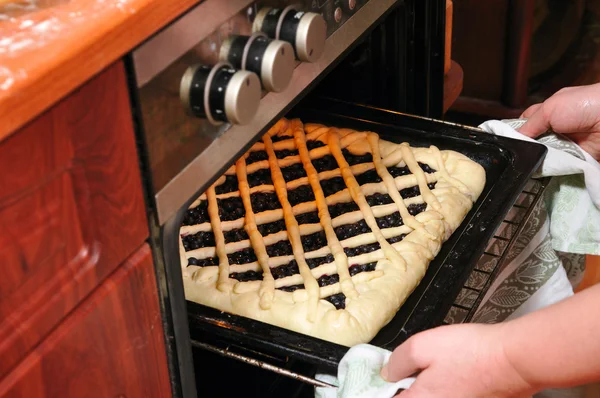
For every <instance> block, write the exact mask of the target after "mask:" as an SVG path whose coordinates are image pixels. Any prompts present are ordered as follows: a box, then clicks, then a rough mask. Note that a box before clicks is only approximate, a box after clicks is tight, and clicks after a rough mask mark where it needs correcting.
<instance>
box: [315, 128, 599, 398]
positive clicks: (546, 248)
mask: <svg viewBox="0 0 600 398" xmlns="http://www.w3.org/2000/svg"><path fill="white" fill-rule="evenodd" d="M524 123H525V120H523V119H519V120H506V121H497V120H492V121H488V122H486V123H484V124H482V125H481V126H480V128H481V129H483V130H484V131H486V132H488V133H491V134H496V135H500V136H505V137H510V138H515V139H519V140H524V141H537V142H539V143H542V144H544V145H545V146H546V147H547V148H548V154H547V155H546V158H545V160H544V162H543V164H542V165H541V167H540V168H539V170H537V171H536V173H535V174H534V177H553V178H552V179H551V181H550V183H549V185H548V187H547V188H546V191H545V193H544V200H543V201H540V202H539V203H538V205H537V206H536V208H535V209H534V211H533V212H532V215H531V217H530V218H529V220H528V222H527V223H526V225H525V227H524V229H523V231H522V233H521V235H520V236H519V238H518V239H517V240H516V242H515V244H514V246H513V247H512V249H511V251H510V252H509V254H508V256H507V262H508V263H507V265H506V266H505V267H504V268H503V270H502V271H501V273H500V274H499V275H498V277H497V278H496V280H495V281H494V283H493V284H492V286H491V287H490V289H489V290H488V293H487V294H486V296H485V297H484V299H483V301H482V304H481V305H480V307H479V309H478V311H477V313H476V314H475V317H474V319H473V321H474V322H480V323H498V322H501V321H504V320H508V319H512V318H515V317H518V316H521V315H524V314H526V313H529V312H532V311H534V310H537V309H540V308H543V307H546V306H548V305H550V304H553V303H555V302H557V301H560V300H562V299H564V298H567V297H569V296H571V295H572V294H573V288H572V284H573V283H575V284H576V283H577V281H578V280H580V279H581V275H582V274H583V271H584V263H585V254H596V255H598V254H600V164H598V162H597V161H595V160H594V159H593V158H592V157H591V156H590V155H589V154H587V153H586V152H585V151H583V150H582V149H581V148H580V147H579V146H577V145H576V144H575V143H573V142H572V141H570V140H569V139H567V138H565V137H563V136H561V135H558V134H554V133H548V134H545V135H544V136H542V137H540V138H538V139H537V140H533V139H531V138H529V137H525V136H523V135H521V134H519V133H518V132H517V131H516V130H515V129H517V128H519V127H520V126H522V125H523V124H524ZM493 249H494V248H491V250H493ZM390 355H391V353H390V352H389V351H386V350H383V349H381V348H378V347H374V346H371V345H367V344H363V345H359V346H356V347H353V348H351V349H350V350H349V351H348V353H347V354H346V356H344V358H343V359H342V361H341V362H340V366H339V367H338V375H337V378H336V377H335V376H332V375H327V374H318V375H317V378H318V379H320V380H322V381H325V382H327V383H329V384H332V385H336V386H338V388H337V389H336V388H317V389H316V397H319V398H334V397H337V398H350V397H352V398H359V397H361V398H362V397H365V398H367V397H381V398H391V397H393V396H394V395H395V394H396V392H397V391H398V389H401V388H402V389H406V388H408V387H410V385H412V383H413V382H414V379H413V378H410V379H405V380H402V381H401V382H399V383H387V382H385V381H384V380H383V379H382V378H381V376H380V375H379V372H380V371H381V368H382V367H383V365H384V364H385V363H386V362H387V360H388V359H389V357H390ZM553 395H554V394H551V395H546V396H553ZM562 396H569V397H575V396H578V394H576V393H575V394H569V393H568V392H567V394H566V395H564V394H563V395H562Z"/></svg>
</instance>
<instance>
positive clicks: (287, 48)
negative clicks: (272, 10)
mask: <svg viewBox="0 0 600 398" xmlns="http://www.w3.org/2000/svg"><path fill="white" fill-rule="evenodd" d="M219 59H220V60H221V61H223V62H228V63H230V64H231V65H233V67H235V68H237V69H243V70H248V71H251V72H254V73H256V74H257V75H258V76H259V77H260V80H261V82H262V85H263V87H264V89H265V90H267V91H274V92H277V93H278V92H281V91H283V90H285V89H286V88H287V86H288V85H289V84H290V81H291V80H292V74H293V73H294V67H295V66H296V65H295V61H294V49H293V48H292V46H291V45H290V44H289V43H288V42H285V41H281V40H271V39H269V38H268V37H266V36H265V35H264V34H263V33H255V34H253V35H252V36H230V37H229V38H228V39H226V40H225V41H224V42H223V44H221V50H220V53H219Z"/></svg>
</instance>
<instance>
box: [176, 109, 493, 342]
mask: <svg viewBox="0 0 600 398" xmlns="http://www.w3.org/2000/svg"><path fill="white" fill-rule="evenodd" d="M484 183H485V171H484V170H483V168H482V167H481V166H480V165H479V164H477V163H475V162H473V161H471V160H470V159H468V158H467V157H465V156H463V155H461V154H460V153H457V152H453V151H440V150H438V149H437V148H436V147H434V146H431V147H429V148H411V147H410V146H409V145H408V144H406V143H404V144H394V143H391V142H387V141H383V140H380V139H379V136H378V135H377V134H375V133H372V132H356V131H353V130H348V129H337V128H330V127H325V126H322V125H316V124H307V125H303V124H302V122H300V121H299V120H291V121H290V120H285V119H283V120H280V121H279V122H278V123H277V124H276V125H275V126H274V127H273V128H271V129H270V130H269V132H268V133H267V134H265V136H264V137H263V139H262V142H258V143H256V144H254V146H252V148H251V149H250V151H248V152H247V153H246V154H245V155H244V156H242V157H241V158H240V159H239V160H238V161H237V162H236V164H235V165H234V166H232V167H231V168H230V169H229V170H227V172H226V173H225V175H223V176H222V177H221V178H219V179H218V180H217V181H216V182H215V184H214V185H213V186H211V187H210V188H209V189H208V190H207V191H206V192H205V193H204V194H203V195H202V196H200V198H199V199H198V200H196V202H195V203H194V204H193V205H192V206H191V207H190V209H189V210H188V212H187V214H186V217H185V219H184V222H183V226H182V227H181V260H182V267H183V279H184V285H185V293H186V297H187V299H189V300H192V301H195V302H198V303H201V304H205V305H207V306H210V307H214V308H217V309H220V310H222V311H227V312H231V313H235V314H239V315H242V316H246V317H249V318H253V319H256V320H259V321H263V322H266V323H270V324H274V325H278V326H281V327H283V328H287V329H291V330H294V331H297V332H300V333H305V334H308V335H311V336H314V337H318V338H321V339H324V340H328V341H332V342H335V343H338V344H343V345H347V346H351V345H354V344H358V343H365V342H368V341H370V340H371V339H372V338H373V337H374V336H375V334H377V332H378V331H379V330H380V329H381V328H382V327H383V326H384V325H385V324H387V323H388V322H389V321H390V320H391V319H392V317H393V316H394V314H395V313H396V312H397V311H398V309H399V308H400V306H401V305H402V303H403V302H404V300H405V299H406V298H407V296H408V295H409V294H410V293H411V292H412V291H413V289H414V288H415V287H416V286H417V284H418V283H419V281H420V280H421V278H422V277H423V275H424V274H425V270H426V269H427V265H428V264H429V262H430V261H431V260H432V259H433V258H434V257H435V255H436V254H437V253H438V252H439V250H440V246H441V244H442V242H444V241H445V240H447V239H448V237H449V236H450V235H451V234H452V232H453V231H454V230H456V228H457V227H458V225H459V224H460V223H461V222H462V220H463V218H464V217H465V215H466V214H467V212H468V211H469V209H471V207H472V205H473V202H474V201H475V200H476V199H477V197H478V196H479V195H480V193H481V191H482V189H483V186H484Z"/></svg>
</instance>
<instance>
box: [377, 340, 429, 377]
mask: <svg viewBox="0 0 600 398" xmlns="http://www.w3.org/2000/svg"><path fill="white" fill-rule="evenodd" d="M418 336H419V335H416V336H413V337H411V338H410V339H408V340H406V342H405V343H403V344H401V345H400V346H398V347H396V349H395V350H394V352H393V353H392V356H391V357H390V360H389V361H388V363H387V364H386V365H385V366H384V367H383V369H381V377H383V379H384V380H387V381H390V382H396V381H399V380H402V379H404V378H407V377H410V376H412V375H414V374H415V373H417V372H418V371H419V370H421V369H423V368H424V367H425V364H424V363H423V361H422V360H420V358H419V356H418V355H417V354H416V347H415V346H416V344H415V342H416V341H417V339H418V338H419V337H418Z"/></svg>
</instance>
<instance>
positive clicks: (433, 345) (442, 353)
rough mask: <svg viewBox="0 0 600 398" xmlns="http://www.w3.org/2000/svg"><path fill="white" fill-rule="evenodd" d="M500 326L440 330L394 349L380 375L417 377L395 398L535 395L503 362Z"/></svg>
mask: <svg viewBox="0 0 600 398" xmlns="http://www.w3.org/2000/svg"><path fill="white" fill-rule="evenodd" d="M503 326H504V325H503V324H498V325H477V324H464V325H452V326H441V327H438V328H435V329H431V330H427V331H425V332H422V333H419V334H417V335H415V336H413V337H411V338H410V339H408V340H407V341H406V342H405V343H404V344H402V345H400V346H399V347H398V348H396V349H395V350H394V352H393V353H392V356H391V357H390V361H389V362H388V364H387V365H386V366H385V367H384V368H383V369H382V372H381V375H382V376H383V378H384V379H386V380H388V381H398V380H401V379H403V378H406V377H409V376H412V375H414V374H415V373H417V372H420V373H419V374H418V376H417V380H416V381H415V383H414V384H413V385H412V387H410V388H409V389H408V390H405V391H403V392H402V393H400V394H399V395H398V397H400V398H421V397H427V398H429V397H432V398H433V397H460V398H463V397H464V398H478V397H486V398H487V397H524V396H531V395H532V394H533V393H534V392H535V388H533V387H532V386H531V385H529V383H527V382H526V381H525V380H524V379H523V378H522V377H521V376H520V375H519V373H518V372H517V371H516V370H515V368H514V367H513V366H512V365H511V364H510V362H509V361H508V359H507V357H506V355H505V353H504V349H503V345H502V341H503V337H502V332H503Z"/></svg>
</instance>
